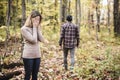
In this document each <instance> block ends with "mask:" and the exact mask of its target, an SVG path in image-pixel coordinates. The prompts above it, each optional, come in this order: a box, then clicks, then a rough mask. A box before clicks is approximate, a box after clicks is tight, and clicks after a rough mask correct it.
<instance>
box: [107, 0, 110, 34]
mask: <svg viewBox="0 0 120 80" xmlns="http://www.w3.org/2000/svg"><path fill="white" fill-rule="evenodd" d="M107 2H108V4H107V9H108V12H107V15H108V19H107V27H108V32H109V34H110V0H107Z"/></svg>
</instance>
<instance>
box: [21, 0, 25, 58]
mask: <svg viewBox="0 0 120 80" xmlns="http://www.w3.org/2000/svg"><path fill="white" fill-rule="evenodd" d="M25 20H26V4H25V0H22V24H21V26H23V25H24V23H25ZM21 43H22V46H21V57H22V54H23V46H24V43H23V38H22V35H21Z"/></svg>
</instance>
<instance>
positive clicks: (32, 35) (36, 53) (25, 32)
mask: <svg viewBox="0 0 120 80" xmlns="http://www.w3.org/2000/svg"><path fill="white" fill-rule="evenodd" d="M21 34H22V36H23V39H24V49H23V55H22V57H23V58H30V59H31V58H40V57H41V53H40V47H39V41H41V42H44V38H43V36H42V34H41V32H40V30H39V27H38V28H37V27H33V28H30V27H26V26H23V27H22V28H21Z"/></svg>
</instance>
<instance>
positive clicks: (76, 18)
mask: <svg viewBox="0 0 120 80" xmlns="http://www.w3.org/2000/svg"><path fill="white" fill-rule="evenodd" d="M77 1H78V0H75V23H76V24H78V4H77Z"/></svg>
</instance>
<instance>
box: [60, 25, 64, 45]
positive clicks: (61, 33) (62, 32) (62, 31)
mask: <svg viewBox="0 0 120 80" xmlns="http://www.w3.org/2000/svg"><path fill="white" fill-rule="evenodd" d="M63 38H64V27H63V26H61V31H60V40H59V46H62V42H63Z"/></svg>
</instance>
